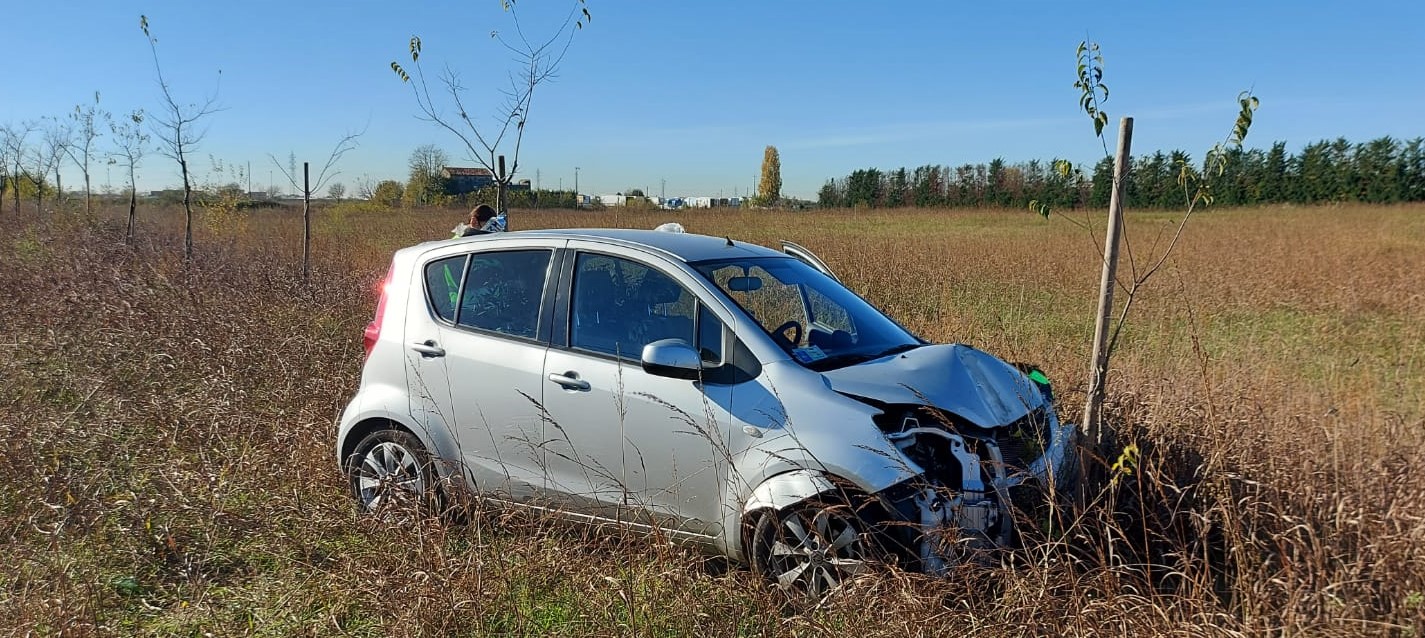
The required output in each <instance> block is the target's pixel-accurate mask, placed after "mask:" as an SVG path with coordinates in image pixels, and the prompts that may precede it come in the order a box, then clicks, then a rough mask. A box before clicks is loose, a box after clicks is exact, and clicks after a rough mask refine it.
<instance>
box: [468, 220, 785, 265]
mask: <svg viewBox="0 0 1425 638" xmlns="http://www.w3.org/2000/svg"><path fill="white" fill-rule="evenodd" d="M516 237H525V238H529V239H577V240H584V241H594V242H603V243H608V244H612V245H616V246H624V247H628V248H642V249H653V250H656V251H660V252H663V253H666V254H667V255H668V256H670V257H672V258H674V259H677V260H680V261H685V262H699V261H707V260H711V259H737V258H745V257H786V255H785V254H784V253H781V252H779V251H776V250H772V249H771V248H766V247H764V246H758V245H757V244H750V243H747V242H743V241H738V240H734V239H731V238H728V237H712V236H709V235H695V234H693V233H672V232H666V231H659V230H641V229H629V228H559V229H550V230H521V231H514V232H506V233H490V234H485V235H474V236H471V237H462V238H459V239H453V240H448V241H450V242H469V243H476V242H481V241H487V240H492V239H514V238H516Z"/></svg>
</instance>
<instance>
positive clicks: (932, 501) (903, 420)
mask: <svg viewBox="0 0 1425 638" xmlns="http://www.w3.org/2000/svg"><path fill="white" fill-rule="evenodd" d="M825 375H826V377H827V379H828V381H829V383H830V384H831V386H832V388H833V389H834V390H836V391H837V392H839V393H841V394H843V395H845V396H848V397H851V398H853V399H857V400H859V401H861V402H863V403H866V404H868V405H871V406H873V407H875V408H877V409H878V410H879V412H880V413H879V415H878V416H876V417H874V419H873V420H874V421H875V424H876V427H878V428H879V429H880V431H881V433H882V434H883V435H884V436H885V437H886V439H887V440H888V441H889V442H890V443H891V444H892V445H893V446H894V447H895V449H896V450H898V451H899V452H900V455H901V457H902V458H901V459H896V460H895V461H896V462H900V463H904V464H905V466H906V469H908V470H910V471H911V473H913V474H914V478H912V479H910V480H906V481H902V482H900V483H898V484H896V485H894V486H892V487H890V488H887V489H885V490H882V491H881V492H880V493H878V494H876V495H875V497H876V498H875V500H876V501H877V502H878V507H877V508H876V510H878V511H879V512H881V513H882V514H881V515H880V516H878V517H879V518H881V519H882V520H881V521H879V523H878V524H876V525H874V526H872V527H873V529H876V530H877V531H878V535H879V536H881V539H880V540H881V542H882V544H883V545H884V546H885V547H886V548H887V549H888V550H891V551H893V552H894V553H896V554H899V555H900V556H901V557H902V558H904V559H908V560H909V561H911V562H912V563H913V564H914V565H915V566H916V567H918V568H919V569H920V570H921V571H924V572H926V573H929V574H934V575H943V574H945V573H947V571H948V570H949V568H950V567H951V566H953V565H954V564H956V563H959V562H966V561H971V562H983V561H986V560H989V559H990V556H991V555H990V554H989V552H990V551H991V550H994V549H997V548H1000V547H1004V546H1006V545H1008V544H1009V543H1010V542H1011V541H1012V539H1013V538H1014V525H1015V518H1016V517H1015V513H1016V508H1020V509H1027V508H1032V507H1034V506H1035V505H1036V504H1037V503H1039V502H1043V501H1044V500H1045V499H1048V498H1053V495H1054V492H1055V491H1058V490H1063V489H1066V488H1067V486H1068V485H1069V483H1070V481H1071V480H1072V479H1073V474H1074V471H1075V470H1074V468H1073V460H1074V458H1075V457H1074V454H1075V450H1074V447H1073V442H1074V432H1075V428H1074V426H1073V425H1071V424H1062V423H1060V422H1059V419H1058V416H1057V414H1056V411H1055V408H1054V400H1053V392H1052V388H1051V387H1050V384H1049V381H1048V379H1047V378H1046V377H1044V375H1043V373H1042V372H1039V371H1038V370H1037V369H1034V368H1032V367H1030V366H1022V367H1016V366H1012V365H1010V364H1007V363H1005V362H1004V361H1001V360H1000V359H998V358H996V357H993V356H991V355H989V354H986V353H984V352H981V351H979V350H976V349H974V348H971V347H969V346H965V345H961V344H951V345H936V346H925V347H922V348H918V349H916V350H914V351H911V352H907V353H905V354H903V355H900V356H897V357H895V358H891V359H888V360H885V361H881V362H872V363H868V364H866V365H863V366H853V367H850V368H846V369H843V370H836V371H831V372H827V373H825Z"/></svg>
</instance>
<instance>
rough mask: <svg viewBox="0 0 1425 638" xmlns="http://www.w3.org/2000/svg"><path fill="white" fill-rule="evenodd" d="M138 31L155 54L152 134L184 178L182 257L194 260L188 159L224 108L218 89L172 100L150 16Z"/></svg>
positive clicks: (142, 19) (220, 79) (143, 21)
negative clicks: (157, 105)
mask: <svg viewBox="0 0 1425 638" xmlns="http://www.w3.org/2000/svg"><path fill="white" fill-rule="evenodd" d="M139 28H140V29H142V30H143V35H144V38H145V39H147V40H148V47H149V51H150V52H151V53H152V54H153V70H154V74H155V75H156V76H157V78H158V88H159V92H160V94H161V96H162V98H163V99H162V108H161V109H160V112H161V115H155V116H154V117H153V120H152V127H153V129H152V130H153V134H154V136H155V137H157V138H158V144H159V152H160V153H162V154H163V155H164V156H165V157H167V158H169V159H172V160H173V161H175V162H177V163H178V169H179V172H180V173H181V174H182V176H183V215H184V227H183V257H184V259H192V258H193V182H192V178H191V173H190V171H189V170H188V157H189V156H190V155H191V154H192V153H193V152H194V151H195V150H197V147H198V145H199V144H201V143H202V142H203V137H204V136H205V135H206V134H207V130H206V129H204V128H201V127H200V125H201V123H202V122H203V120H204V119H206V118H207V117H208V116H209V115H212V114H214V113H216V112H218V111H221V110H222V108H221V107H220V106H218V87H214V89H213V92H212V93H211V94H209V95H207V96H205V97H204V98H203V101H201V102H196V103H188V104H183V103H180V102H179V101H178V100H177V99H176V98H174V97H173V91H172V90H171V88H170V87H169V85H168V81H167V80H165V79H164V77H163V66H162V65H161V64H159V60H158V38H156V37H154V36H153V35H152V34H151V33H150V32H149V24H148V16H143V15H141V16H139ZM222 73H223V72H222V71H221V70H219V71H218V81H219V83H221V81H222Z"/></svg>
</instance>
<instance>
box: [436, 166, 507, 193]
mask: <svg viewBox="0 0 1425 638" xmlns="http://www.w3.org/2000/svg"><path fill="white" fill-rule="evenodd" d="M440 174H441V176H442V177H444V178H445V184H446V187H445V190H446V192H447V193H450V194H451V195H464V194H465V193H473V192H475V191H478V190H480V189H482V188H484V187H486V186H493V185H494V184H495V174H494V173H491V172H490V170H489V169H485V168H464V167H460V166H446V167H444V168H442V169H440Z"/></svg>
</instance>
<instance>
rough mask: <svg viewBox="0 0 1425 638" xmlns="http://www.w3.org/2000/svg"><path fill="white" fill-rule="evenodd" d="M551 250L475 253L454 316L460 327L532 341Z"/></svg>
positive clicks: (537, 330)
mask: <svg viewBox="0 0 1425 638" xmlns="http://www.w3.org/2000/svg"><path fill="white" fill-rule="evenodd" d="M552 254H553V251H549V250H511V251H507V252H493V253H475V254H472V255H470V266H469V268H468V269H467V272H466V274H465V286H464V288H463V289H462V291H461V293H460V304H459V308H458V312H457V314H456V317H455V323H456V324H457V325H461V326H465V327H467V328H478V329H480V330H490V331H494V332H498V333H500V334H506V335H510V336H513V337H526V338H530V339H533V338H534V337H535V335H536V334H537V333H538V332H539V308H540V299H542V298H543V295H544V279H545V277H546V276H547V275H548V273H549V259H550V256H551V255H552Z"/></svg>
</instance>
